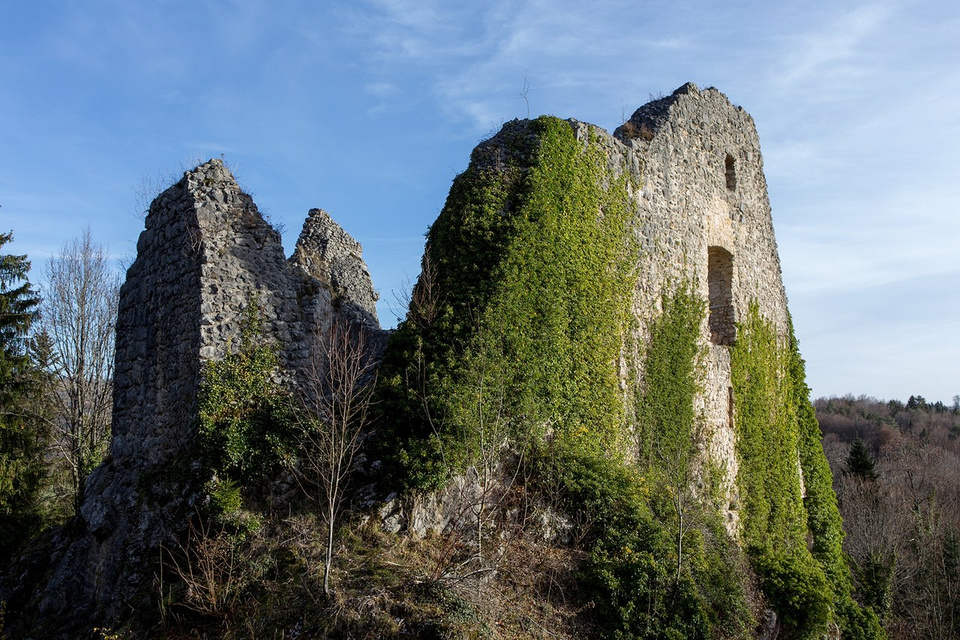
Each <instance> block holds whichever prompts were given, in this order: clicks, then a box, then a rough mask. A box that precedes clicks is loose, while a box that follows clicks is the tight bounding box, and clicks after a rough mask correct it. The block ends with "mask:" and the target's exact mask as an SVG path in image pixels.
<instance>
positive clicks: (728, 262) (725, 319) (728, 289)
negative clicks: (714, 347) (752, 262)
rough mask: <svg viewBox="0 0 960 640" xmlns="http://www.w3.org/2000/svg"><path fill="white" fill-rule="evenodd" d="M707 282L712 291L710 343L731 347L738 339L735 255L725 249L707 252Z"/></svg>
mask: <svg viewBox="0 0 960 640" xmlns="http://www.w3.org/2000/svg"><path fill="white" fill-rule="evenodd" d="M707 282H708V284H709V289H710V341H711V342H713V344H718V345H726V346H731V345H733V343H734V341H735V340H736V337H737V326H736V318H735V315H734V309H733V255H731V254H730V252H729V251H727V250H726V249H724V248H723V247H710V248H709V249H708V250H707Z"/></svg>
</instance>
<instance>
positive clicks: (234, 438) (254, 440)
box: [197, 298, 297, 485]
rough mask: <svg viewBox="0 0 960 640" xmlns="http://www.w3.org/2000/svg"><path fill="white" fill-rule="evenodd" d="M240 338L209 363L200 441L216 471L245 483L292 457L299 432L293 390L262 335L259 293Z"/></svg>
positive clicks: (202, 396)
mask: <svg viewBox="0 0 960 640" xmlns="http://www.w3.org/2000/svg"><path fill="white" fill-rule="evenodd" d="M239 338H240V340H239V344H238V345H237V348H236V350H235V351H233V352H231V353H228V354H227V355H226V356H225V357H224V358H222V359H220V360H211V361H209V362H206V363H205V364H204V367H203V372H202V376H201V385H200V393H199V415H200V423H199V426H198V429H197V444H198V447H199V451H200V454H201V456H202V457H203V460H204V462H205V464H206V465H207V466H208V468H209V469H210V470H211V471H213V472H215V473H223V474H225V475H226V476H227V477H228V478H230V479H231V480H233V481H234V482H236V483H239V484H241V485H242V484H245V483H247V482H249V481H251V480H253V479H256V478H258V477H259V476H260V475H261V474H263V473H266V472H269V471H271V470H273V469H275V468H276V466H277V465H278V464H280V463H287V462H289V461H290V460H291V459H292V456H293V455H294V451H295V446H296V444H297V432H296V428H295V426H296V425H295V420H294V419H293V414H292V411H293V409H292V406H293V405H292V403H291V397H290V393H289V391H288V390H287V389H285V388H284V386H283V385H282V384H281V383H280V382H279V380H278V379H277V375H278V365H279V359H278V355H277V350H276V348H275V347H274V346H273V345H271V344H269V343H266V342H264V339H263V336H262V332H261V319H260V311H259V307H258V301H257V299H256V298H251V299H250V300H249V301H248V305H247V307H246V309H245V311H244V315H243V319H242V322H241V328H240V335H239Z"/></svg>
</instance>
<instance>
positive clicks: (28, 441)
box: [0, 233, 46, 565]
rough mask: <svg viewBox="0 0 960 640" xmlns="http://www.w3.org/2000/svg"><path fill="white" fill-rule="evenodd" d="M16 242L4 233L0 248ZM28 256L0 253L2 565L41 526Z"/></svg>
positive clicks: (40, 431)
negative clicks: (31, 354)
mask: <svg viewBox="0 0 960 640" xmlns="http://www.w3.org/2000/svg"><path fill="white" fill-rule="evenodd" d="M12 238H13V234H12V233H0V247H3V245H5V244H6V243H8V242H9V241H10V240H11V239H12ZM29 270H30V262H29V261H28V260H27V257H26V256H16V255H5V254H0V565H2V564H4V563H5V562H6V560H8V559H9V556H10V554H11V553H12V552H13V551H14V550H15V549H16V547H17V546H18V545H19V544H20V543H22V542H23V541H24V540H25V539H26V538H28V537H29V536H30V535H31V534H32V533H34V532H35V531H36V530H37V529H38V528H39V526H40V522H41V515H40V514H41V509H40V505H39V501H38V494H39V491H40V488H41V486H42V484H43V479H44V475H45V461H44V450H45V447H46V436H45V430H44V427H43V425H42V423H41V422H39V421H38V420H36V419H35V415H34V412H33V411H32V405H33V404H34V402H35V401H36V399H37V394H38V393H39V379H38V375H37V374H38V372H37V369H36V367H35V366H34V365H33V362H32V359H31V357H30V348H29V347H30V340H29V337H30V336H29V333H30V326H31V324H32V323H33V321H34V319H35V318H36V313H37V312H36V308H37V305H38V304H39V303H40V299H39V297H38V296H37V295H36V293H35V292H34V291H33V289H32V287H31V285H30V282H29V281H28V280H27V272H28V271H29Z"/></svg>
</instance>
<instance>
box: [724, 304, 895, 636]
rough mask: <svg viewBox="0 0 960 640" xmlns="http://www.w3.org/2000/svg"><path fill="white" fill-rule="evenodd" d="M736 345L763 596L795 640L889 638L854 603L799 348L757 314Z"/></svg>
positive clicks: (738, 406)
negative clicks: (833, 633) (834, 635)
mask: <svg viewBox="0 0 960 640" xmlns="http://www.w3.org/2000/svg"><path fill="white" fill-rule="evenodd" d="M737 335H738V338H737V343H736V345H735V346H734V348H733V350H732V354H731V369H732V378H733V389H734V403H735V415H736V422H735V424H736V429H737V455H738V458H739V462H740V471H739V473H738V476H737V484H738V488H739V490H740V495H741V503H742V505H743V506H742V512H741V513H742V523H743V525H742V526H743V528H742V538H743V543H744V547H745V549H746V550H747V553H748V554H749V555H750V558H751V563H752V565H753V568H754V570H755V571H756V572H757V573H758V575H759V576H760V579H761V586H762V588H763V591H764V593H765V594H766V596H767V598H768V599H769V600H770V603H771V604H772V606H773V607H774V608H775V609H776V610H777V612H778V614H779V615H780V617H781V619H782V620H783V621H784V623H786V625H787V626H788V627H789V628H790V629H792V632H793V634H794V635H795V636H796V637H816V636H818V635H820V634H822V633H824V632H825V631H826V630H827V628H828V625H829V624H831V623H835V624H837V625H838V626H839V627H840V629H841V631H842V633H843V636H844V637H845V638H880V637H883V632H882V630H881V628H880V625H879V622H878V620H877V618H876V615H875V614H874V613H873V612H872V611H871V610H870V609H868V608H861V607H859V606H858V605H857V604H856V603H855V602H854V601H853V599H852V597H851V584H850V571H849V568H848V567H847V564H846V561H845V559H844V557H843V553H842V541H843V529H842V522H841V519H840V514H839V510H838V508H837V502H836V496H835V494H834V493H833V490H832V487H831V483H832V476H831V474H830V468H829V466H828V465H827V462H826V458H825V457H824V454H823V447H822V445H821V443H820V427H819V425H818V424H817V421H816V417H815V415H814V413H813V408H812V406H811V405H810V401H809V389H808V387H807V385H806V382H805V373H804V364H803V360H802V359H801V358H800V354H799V350H798V349H797V343H796V339H795V338H793V336H792V335H791V336H790V342H789V344H787V345H784V344H783V342H782V341H781V340H780V339H779V338H778V336H777V334H776V332H775V330H774V329H773V327H772V326H771V324H770V323H769V322H768V321H767V320H766V319H764V318H763V317H762V316H761V314H760V311H759V309H758V307H757V305H756V304H752V305H751V306H750V308H749V310H748V311H747V313H746V314H745V317H744V319H743V321H742V322H741V324H740V326H739V328H738V334H737ZM798 468H799V471H800V473H798ZM801 473H802V481H803V486H802V487H801V484H800V482H801ZM808 536H809V537H810V538H811V539H812V546H811V547H810V548H808V545H807V538H808Z"/></svg>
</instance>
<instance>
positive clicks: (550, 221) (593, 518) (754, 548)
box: [377, 85, 882, 638]
mask: <svg viewBox="0 0 960 640" xmlns="http://www.w3.org/2000/svg"><path fill="white" fill-rule="evenodd" d="M630 122H632V123H633V124H634V130H635V131H640V132H641V133H640V134H638V135H637V136H632V137H631V136H630V135H628V134H629V130H628V129H629V128H628V127H626V125H625V126H624V128H622V129H620V130H618V132H617V134H616V135H617V138H618V139H614V138H613V137H611V136H609V135H608V134H606V133H605V132H603V131H601V130H599V129H596V128H594V127H591V126H590V125H584V124H582V123H578V122H575V121H561V120H558V119H556V118H551V117H542V118H538V119H537V120H534V121H515V122H512V123H508V124H507V125H505V126H504V128H503V130H502V131H501V132H500V133H499V134H497V135H496V136H495V137H494V138H492V139H490V140H488V141H486V142H484V143H482V144H480V145H479V146H478V147H477V149H475V151H474V154H473V156H472V159H471V164H470V166H469V168H468V169H467V170H466V171H465V172H464V173H463V174H461V175H460V176H458V177H457V179H456V180H455V181H454V184H453V187H452V189H451V192H450V196H449V198H448V200H447V203H446V205H445V207H444V209H443V211H442V213H441V215H440V217H439V218H438V219H437V221H436V222H435V224H434V225H433V226H432V228H431V229H430V231H429V234H428V237H427V246H426V251H425V254H424V259H423V263H422V272H421V276H420V278H419V280H418V283H417V285H416V287H415V288H414V291H413V293H412V299H411V304H410V310H409V313H408V315H407V318H406V320H405V321H404V322H403V323H401V325H400V327H399V328H398V330H397V331H396V332H395V333H394V334H393V335H392V337H391V340H390V345H389V347H388V350H387V354H386V358H385V361H384V363H383V365H382V367H381V370H380V386H379V391H378V393H379V402H378V405H377V406H378V411H379V413H380V416H379V419H380V424H381V425H382V426H381V429H380V433H379V437H378V442H379V446H380V447H381V454H382V456H383V459H384V461H385V464H386V466H387V471H388V475H389V476H390V480H391V481H393V482H394V483H395V482H399V483H400V484H401V486H404V487H405V488H407V489H408V490H429V489H434V488H438V487H440V486H442V485H443V484H444V483H445V481H446V480H447V479H449V478H450V476H451V475H453V474H456V473H459V472H461V471H463V470H464V469H465V468H466V467H468V466H470V465H475V464H478V462H480V461H488V460H489V459H490V458H491V457H493V458H496V457H497V456H498V455H499V454H500V453H501V452H502V451H503V450H504V449H509V450H510V451H513V452H518V451H519V452H521V453H522V454H523V457H524V459H525V460H526V461H527V464H528V465H529V470H530V472H531V473H530V475H528V476H527V477H528V482H529V486H530V489H532V490H543V493H544V494H550V495H551V496H554V497H556V496H559V506H560V508H562V509H568V510H569V511H571V512H575V513H578V515H580V516H582V517H583V518H585V519H586V521H588V522H590V523H592V524H591V525H590V526H589V527H588V530H587V531H586V532H584V538H583V541H582V544H583V545H584V551H586V560H585V562H584V566H583V571H582V575H581V586H582V587H583V588H584V592H585V593H586V594H587V596H588V597H589V598H591V599H592V601H593V603H594V606H595V612H596V616H597V621H598V628H599V629H600V633H601V635H604V636H605V637H704V638H705V637H716V636H718V635H719V636H723V637H747V636H750V635H751V634H752V633H753V631H754V629H755V628H756V625H757V624H759V623H760V622H762V618H763V616H762V615H761V614H762V612H761V611H758V610H757V607H760V606H769V607H771V608H773V609H774V610H775V611H776V612H777V620H778V621H779V624H781V625H782V626H783V628H785V629H786V630H787V631H788V632H789V634H790V635H792V636H793V637H815V636H817V635H821V634H823V633H828V632H829V631H830V630H831V629H839V630H840V631H841V632H842V634H843V636H844V637H851V638H857V637H871V638H872V637H880V636H881V635H882V634H881V632H880V630H879V625H878V624H877V622H876V617H875V616H873V614H872V613H871V612H870V611H869V610H866V609H862V608H860V607H859V606H858V605H857V604H856V603H855V601H854V599H853V595H852V593H851V586H850V578H849V570H848V568H847V566H846V563H845V560H844V558H843V556H842V553H841V546H840V544H841V541H842V528H841V522H840V519H839V514H838V511H837V507H836V498H835V496H834V494H833V493H832V490H831V488H830V474H829V468H828V467H827V466H826V463H825V460H824V457H823V451H822V447H821V445H820V440H819V437H820V436H819V428H818V426H817V424H816V421H815V419H814V417H813V414H812V411H811V409H810V405H809V401H808V399H807V396H808V393H809V390H808V389H807V387H806V383H805V381H804V373H803V363H802V360H801V359H800V357H799V353H798V351H797V349H796V344H795V341H794V340H793V339H792V332H791V329H790V324H789V316H788V315H787V311H786V295H785V293H784V291H783V285H782V281H781V278H780V266H779V259H778V257H777V252H776V241H775V239H774V237H773V227H772V220H771V216H770V208H769V202H768V201H767V195H766V188H765V183H764V178H763V172H762V160H761V158H760V154H759V141H758V139H757V136H756V131H755V129H754V128H753V124H752V120H751V119H750V117H749V115H747V114H746V112H744V111H743V110H742V109H739V108H737V107H734V106H733V105H731V104H730V103H729V102H728V101H727V100H726V98H725V97H724V96H723V95H722V94H720V93H719V92H717V91H715V90H706V91H702V92H701V91H700V90H699V89H697V88H696V87H695V86H693V85H685V86H684V87H681V89H678V91H677V92H675V93H674V94H673V95H672V96H670V97H669V98H664V99H663V100H659V101H655V102H653V103H651V104H649V105H647V106H645V107H643V108H641V109H640V110H638V112H637V113H636V114H634V116H633V117H632V118H631V121H630ZM730 171H733V172H734V173H735V177H736V179H735V180H732V181H731V180H729V179H728V174H729V172H730ZM710 255H721V256H723V257H724V261H723V267H724V270H723V273H721V274H719V276H718V274H717V273H715V269H714V268H713V267H712V266H711V264H712V263H711V261H710V260H709V256H710ZM718 301H719V303H718ZM718 304H719V305H720V306H723V308H719V307H718ZM711 307H714V308H711ZM711 314H723V321H724V325H723V326H724V332H723V335H722V340H719V339H718V338H717V335H718V334H717V332H716V331H714V332H711V326H713V325H717V324H718V323H717V322H715V321H716V320H717V317H715V316H712V315H711ZM731 319H733V320H736V329H735V331H734V330H733V327H730V326H729V321H730V320H731ZM484 463H486V462H484ZM755 584H758V585H759V587H760V589H761V591H762V596H761V597H760V598H759V599H757V598H756V597H754V596H753V595H751V594H753V586H752V585H755Z"/></svg>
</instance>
